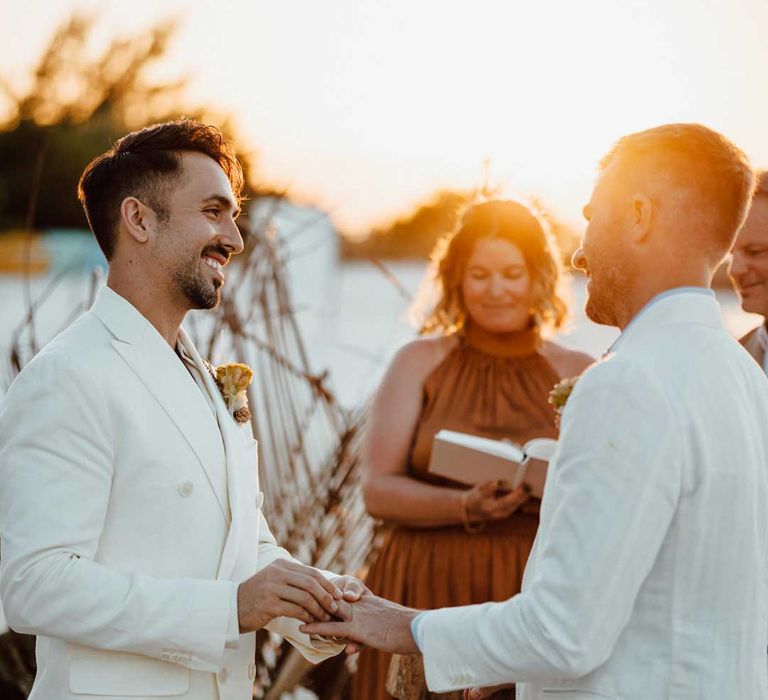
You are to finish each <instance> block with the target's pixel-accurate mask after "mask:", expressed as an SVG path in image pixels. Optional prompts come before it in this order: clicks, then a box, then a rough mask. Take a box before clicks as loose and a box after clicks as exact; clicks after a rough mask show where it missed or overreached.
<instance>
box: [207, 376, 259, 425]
mask: <svg viewBox="0 0 768 700" xmlns="http://www.w3.org/2000/svg"><path fill="white" fill-rule="evenodd" d="M208 369H209V371H210V372H211V376H212V377H213V378H214V380H215V381H216V386H218V387H219V391H220V392H221V395H222V396H223V397H224V403H226V404H227V408H228V409H229V411H230V413H231V414H232V417H233V418H234V419H235V420H236V421H237V422H238V423H245V422H247V421H249V420H250V419H251V409H250V408H248V392H247V390H248V386H249V385H250V383H251V380H252V379H253V370H252V369H251V368H250V367H249V366H248V365H244V364H242V363H241V362H227V364H225V365H219V366H218V367H215V368H214V367H212V366H210V365H209V366H208Z"/></svg>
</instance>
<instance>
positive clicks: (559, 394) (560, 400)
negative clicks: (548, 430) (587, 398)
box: [548, 377, 579, 428]
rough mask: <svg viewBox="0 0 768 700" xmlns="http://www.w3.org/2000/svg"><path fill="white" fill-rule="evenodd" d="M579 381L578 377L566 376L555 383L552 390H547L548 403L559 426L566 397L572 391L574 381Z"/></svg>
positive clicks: (566, 400) (574, 384)
mask: <svg viewBox="0 0 768 700" xmlns="http://www.w3.org/2000/svg"><path fill="white" fill-rule="evenodd" d="M578 381H579V378H578V377H568V378H567V379H561V380H560V381H559V382H558V383H557V384H555V386H554V388H553V389H552V391H550V392H549V399H548V400H549V404H550V405H551V406H552V408H553V409H554V410H555V423H556V424H557V427H558V428H559V427H560V416H562V415H563V411H564V410H565V404H567V403H568V398H569V397H570V395H571V393H572V392H573V388H574V387H575V386H576V382H578Z"/></svg>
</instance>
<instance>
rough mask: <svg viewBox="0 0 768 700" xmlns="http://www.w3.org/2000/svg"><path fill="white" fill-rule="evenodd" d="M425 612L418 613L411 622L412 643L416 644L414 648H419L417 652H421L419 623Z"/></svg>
mask: <svg viewBox="0 0 768 700" xmlns="http://www.w3.org/2000/svg"><path fill="white" fill-rule="evenodd" d="M426 614H427V613H426V612H423V613H419V614H418V615H416V617H414V618H413V620H411V634H412V635H413V641H414V642H416V646H417V647H419V651H421V652H423V651H424V649H423V648H422V644H421V622H422V620H423V618H424V616H425V615H426Z"/></svg>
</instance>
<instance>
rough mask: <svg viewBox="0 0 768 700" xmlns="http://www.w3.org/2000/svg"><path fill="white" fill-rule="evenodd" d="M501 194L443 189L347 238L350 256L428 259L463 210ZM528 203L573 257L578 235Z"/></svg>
mask: <svg viewBox="0 0 768 700" xmlns="http://www.w3.org/2000/svg"><path fill="white" fill-rule="evenodd" d="M494 196H502V195H501V194H500V192H499V191H498V190H496V189H494V190H489V189H488V188H487V187H486V188H483V189H481V190H441V191H439V192H436V193H435V194H433V195H432V196H431V197H430V198H429V199H428V200H427V201H426V202H425V203H423V204H420V205H418V206H417V207H416V208H415V209H414V210H413V211H412V212H411V213H410V214H408V215H406V216H404V217H402V218H400V219H397V220H396V221H394V222H393V223H391V224H389V225H388V226H384V227H381V228H377V229H374V230H373V231H372V232H371V234H370V235H369V236H368V237H367V238H365V239H364V240H362V241H357V242H355V241H349V240H347V241H345V243H344V248H343V251H342V252H343V255H344V256H345V257H347V258H377V259H378V258H381V259H388V258H389V259H393V258H427V257H429V254H430V252H431V251H432V249H433V247H434V246H435V243H437V241H438V240H439V239H440V238H441V237H442V236H443V235H445V234H447V233H450V232H451V231H452V230H453V229H454V228H455V227H456V225H457V223H458V219H459V216H460V215H461V212H462V210H463V209H464V208H465V207H467V206H468V205H469V204H471V203H472V202H474V201H477V200H482V199H488V198H490V197H494ZM528 206H529V207H530V208H531V209H532V210H533V211H534V212H535V213H536V214H537V215H538V216H539V217H540V218H541V219H542V220H543V221H544V222H545V224H546V225H547V227H548V228H549V230H550V232H551V234H552V236H553V237H554V239H555V241H556V242H557V244H558V247H559V249H560V251H561V253H562V254H563V259H564V261H567V260H570V257H571V255H572V253H573V251H574V250H575V249H576V247H577V245H578V240H579V236H578V234H577V233H575V232H574V231H573V229H572V228H571V227H569V226H568V225H567V224H566V223H564V222H563V221H561V220H560V219H559V218H558V217H556V216H555V215H554V214H552V212H551V211H550V210H549V209H547V208H546V207H545V206H544V205H543V204H542V203H541V202H540V201H539V200H538V199H533V200H532V201H530V202H529V203H528Z"/></svg>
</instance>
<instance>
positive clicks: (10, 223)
mask: <svg viewBox="0 0 768 700" xmlns="http://www.w3.org/2000/svg"><path fill="white" fill-rule="evenodd" d="M95 25H96V18H94V17H93V16H86V15H83V14H74V15H72V17H70V18H69V19H68V20H67V21H65V22H64V23H63V24H62V25H61V26H60V27H59V28H58V29H57V30H56V31H55V33H54V34H53V36H52V37H51V39H50V41H49V43H48V46H47V47H46V48H45V50H44V51H43V53H42V55H41V56H40V58H39V60H38V62H37V65H36V66H35V68H34V69H33V70H32V72H31V76H30V80H29V82H28V85H26V86H25V88H24V89H21V90H20V89H18V88H16V87H13V86H11V84H10V82H9V81H8V80H7V79H5V78H3V77H0V93H2V94H3V96H4V97H5V98H6V102H7V103H8V105H9V112H10V114H9V116H8V118H7V119H6V120H5V122H4V123H0V231H2V230H7V229H12V228H23V227H26V226H32V227H36V228H69V227H74V228H84V227H86V226H87V223H86V220H85V216H84V215H83V212H82V209H81V207H80V204H79V202H78V201H77V198H76V196H75V188H76V186H77V181H78V179H79V177H80V173H81V172H82V171H83V169H84V168H85V166H86V165H87V164H88V162H89V161H90V160H91V159H92V158H93V157H94V156H96V155H98V154H99V153H102V152H103V151H105V150H106V149H108V148H109V147H110V146H111V145H112V144H113V143H114V141H115V140H116V139H118V138H119V137H120V136H122V135H123V134H125V133H126V132H127V131H129V130H131V129H135V128H139V127H141V126H145V125H147V124H150V123H153V122H156V121H162V120H164V119H172V118H176V117H178V116H179V115H180V114H182V113H183V114H186V116H189V117H194V118H198V119H204V118H205V113H204V112H203V110H201V109H199V108H198V109H194V108H192V109H190V108H189V107H187V109H184V108H183V101H182V92H183V89H184V88H185V86H186V79H183V78H182V79H177V80H174V81H168V80H156V79H153V78H152V74H153V71H155V70H156V69H157V66H158V64H160V63H161V62H162V59H163V58H164V57H165V56H166V53H167V50H168V47H169V45H170V43H171V42H172V40H173V38H174V35H175V33H176V29H177V27H176V24H175V23H174V22H173V21H169V22H165V23H162V24H158V25H156V26H154V27H151V28H149V29H146V30H142V31H141V32H140V33H137V34H135V35H131V36H125V37H118V38H114V39H112V40H111V41H110V42H108V45H107V46H106V47H105V48H103V49H102V50H100V51H97V50H95V49H94V47H93V41H92V39H93V36H94V34H95V32H94V30H95ZM220 125H221V126H222V128H223V129H224V130H225V131H229V129H228V126H229V124H228V121H227V120H225V123H224V124H223V125H222V124H221V123H220ZM244 166H247V163H244ZM248 172H249V169H246V182H248ZM31 209H33V210H34V211H33V212H32V213H33V216H31V217H30V216H29V214H30V210H31Z"/></svg>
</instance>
